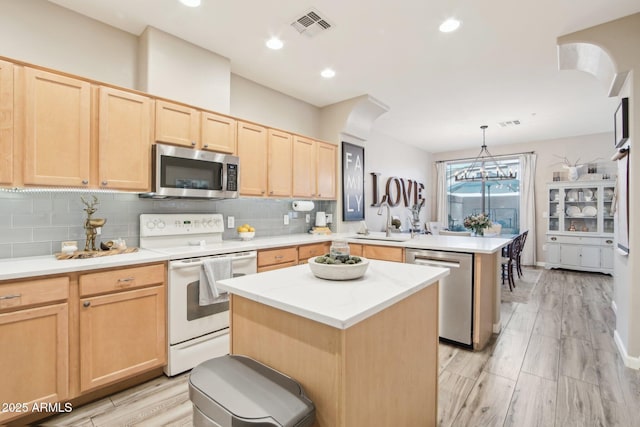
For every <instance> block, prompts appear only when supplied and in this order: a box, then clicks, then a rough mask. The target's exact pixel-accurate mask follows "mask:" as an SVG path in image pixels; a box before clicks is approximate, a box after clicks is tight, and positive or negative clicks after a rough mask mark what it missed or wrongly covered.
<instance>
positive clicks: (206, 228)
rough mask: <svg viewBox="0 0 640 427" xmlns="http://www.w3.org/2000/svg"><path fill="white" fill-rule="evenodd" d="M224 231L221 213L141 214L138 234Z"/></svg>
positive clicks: (187, 233) (184, 233) (185, 233)
mask: <svg viewBox="0 0 640 427" xmlns="http://www.w3.org/2000/svg"><path fill="white" fill-rule="evenodd" d="M223 232H224V218H223V217H222V214H142V215H140V236H141V237H148V236H176V235H189V234H216V233H223Z"/></svg>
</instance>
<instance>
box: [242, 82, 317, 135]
mask: <svg viewBox="0 0 640 427" xmlns="http://www.w3.org/2000/svg"><path fill="white" fill-rule="evenodd" d="M230 114H231V115H232V116H234V117H242V118H243V119H246V120H249V121H253V122H257V123H260V124H263V125H267V126H271V127H274V128H278V129H282V130H286V131H289V132H295V133H299V134H302V135H305V136H311V137H314V138H321V137H322V136H321V135H320V110H319V109H318V108H317V107H314V106H313V105H310V104H307V103H306V102H303V101H300V100H299V99H296V98H293V97H291V96H289V95H285V94H283V93H281V92H277V91H275V90H273V89H270V88H268V87H266V86H262V85H260V84H258V83H255V82H253V81H251V80H248V79H245V78H244V77H241V76H238V75H236V74H232V75H231V111H230Z"/></svg>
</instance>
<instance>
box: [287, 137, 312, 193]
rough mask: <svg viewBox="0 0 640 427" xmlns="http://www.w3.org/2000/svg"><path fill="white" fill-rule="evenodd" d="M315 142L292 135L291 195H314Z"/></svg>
mask: <svg viewBox="0 0 640 427" xmlns="http://www.w3.org/2000/svg"><path fill="white" fill-rule="evenodd" d="M316 166H317V164H316V142H315V141H313V140H311V139H308V138H303V137H301V136H297V135H295V136H294V137H293V167H292V169H293V197H316Z"/></svg>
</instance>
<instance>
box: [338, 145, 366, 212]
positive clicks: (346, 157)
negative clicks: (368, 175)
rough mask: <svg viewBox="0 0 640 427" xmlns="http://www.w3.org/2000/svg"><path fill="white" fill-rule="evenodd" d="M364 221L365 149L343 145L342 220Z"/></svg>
mask: <svg viewBox="0 0 640 427" xmlns="http://www.w3.org/2000/svg"><path fill="white" fill-rule="evenodd" d="M363 219H364V147H360V146H359V145H353V144H349V143H348V142H343V143H342V220H343V221H360V220H363Z"/></svg>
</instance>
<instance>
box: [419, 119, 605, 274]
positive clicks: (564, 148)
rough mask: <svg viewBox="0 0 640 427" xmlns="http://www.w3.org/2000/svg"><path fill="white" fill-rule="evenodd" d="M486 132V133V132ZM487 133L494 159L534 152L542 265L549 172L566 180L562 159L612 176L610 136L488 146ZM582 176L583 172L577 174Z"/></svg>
mask: <svg viewBox="0 0 640 427" xmlns="http://www.w3.org/2000/svg"><path fill="white" fill-rule="evenodd" d="M487 132H489V130H488V131H487ZM489 135H490V133H488V135H487V146H488V148H489V150H490V151H491V154H493V155H494V156H499V155H504V154H513V153H521V152H527V151H534V152H535V153H536V155H537V156H538V157H537V164H536V179H535V189H536V190H535V200H536V218H537V220H536V241H537V248H536V259H537V261H538V262H544V260H545V252H544V251H543V245H544V241H545V232H546V228H547V220H546V219H545V218H543V213H544V212H545V211H546V210H547V209H548V204H547V203H546V201H547V194H546V191H547V190H546V184H547V183H549V182H551V181H552V179H553V172H554V171H558V172H561V173H562V179H564V180H566V179H567V172H566V170H565V169H563V168H562V158H563V157H566V158H567V159H569V161H571V162H575V161H576V160H578V159H580V162H589V161H591V160H594V159H597V160H596V162H595V163H597V164H598V172H604V173H609V174H613V173H615V171H616V168H615V163H614V162H612V161H611V160H610V158H611V154H612V152H613V135H611V134H608V133H603V134H597V135H585V136H577V137H573V138H562V139H554V140H548V141H534V142H529V143H524V144H507V145H495V146H492V145H491V139H490V136H489ZM479 151H480V148H477V149H473V150H460V151H449V152H442V153H437V154H434V155H433V161H434V162H435V161H438V160H452V159H457V158H468V157H475V156H477V155H478V152H479ZM584 172H586V170H585V169H583V170H581V171H580V173H581V174H582V173H584ZM435 179H436V175H435V166H434V168H433V177H432V179H431V182H432V184H433V187H432V188H431V191H432V193H431V194H433V196H434V197H435V182H436V181H435ZM431 206H432V207H433V210H432V211H431V218H435V202H434V203H432V204H431Z"/></svg>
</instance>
